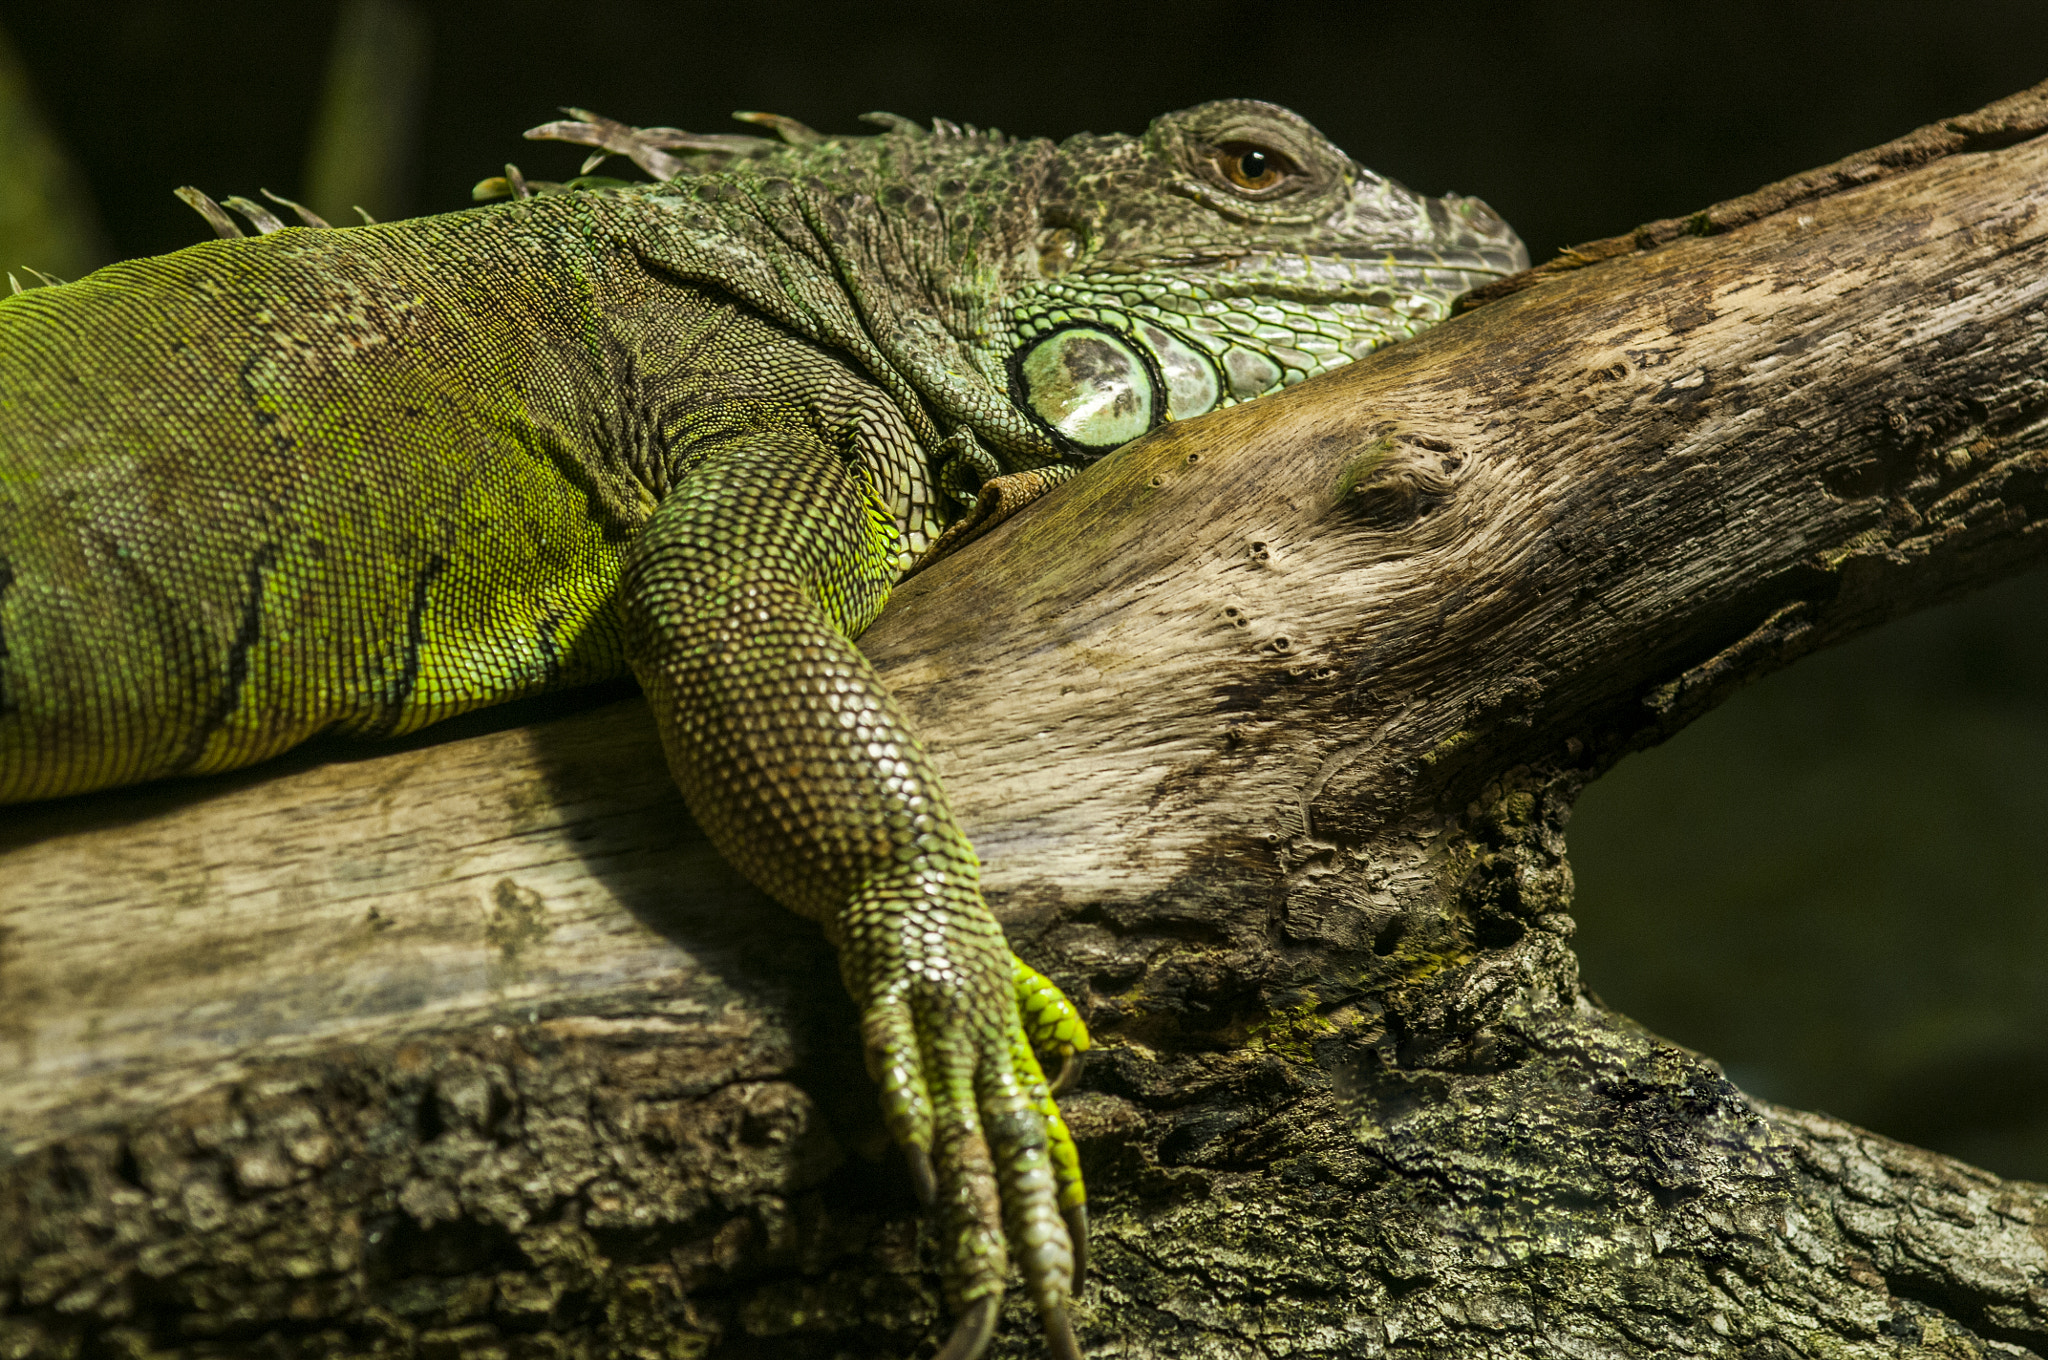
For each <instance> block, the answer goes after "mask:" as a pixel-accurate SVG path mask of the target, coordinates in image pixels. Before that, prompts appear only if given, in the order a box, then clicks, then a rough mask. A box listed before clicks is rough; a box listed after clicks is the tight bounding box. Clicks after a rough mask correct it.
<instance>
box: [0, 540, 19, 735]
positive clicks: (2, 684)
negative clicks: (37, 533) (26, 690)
mask: <svg viewBox="0 0 2048 1360" xmlns="http://www.w3.org/2000/svg"><path fill="white" fill-rule="evenodd" d="M13 584H14V564H13V563H12V562H9V561H8V560H7V558H6V557H5V556H0V597H4V596H5V595H6V594H7V587H9V586H11V585H13ZM20 708H21V705H20V704H19V703H17V702H16V701H14V700H13V699H10V698H8V697H7V630H6V629H4V628H0V718H4V717H6V716H7V715H8V714H10V713H13V712H16V711H18V710H19V709H20Z"/></svg>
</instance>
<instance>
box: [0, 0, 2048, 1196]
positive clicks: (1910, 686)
mask: <svg viewBox="0 0 2048 1360" xmlns="http://www.w3.org/2000/svg"><path fill="white" fill-rule="evenodd" d="M383 3H386V4H391V5H398V6H399V7H400V8H408V9H409V11H410V13H411V14H412V15H413V16H414V17H415V20H416V21H422V22H421V24H420V29H421V32H423V35H424V38H425V51H426V55H425V58H424V62H425V64H424V67H423V71H424V85H423V89H422V93H421V95H420V98H419V100H418V104H417V113H416V117H415V118H414V119H413V120H412V122H411V124H410V125H411V126H413V127H414V128H415V131H416V143H415V154H414V155H413V156H412V157H411V159H410V161H409V165H408V166H407V167H405V168H403V169H402V170H401V172H400V173H399V175H398V178H397V180H396V181H395V182H394V187H393V188H392V189H391V190H390V191H389V195H388V197H389V201H387V202H384V203H381V204H380V205H379V207H380V209H381V211H380V214H379V215H398V214H402V213H405V212H410V211H420V212H425V211H442V210H447V209H453V208H458V207H461V206H463V205H465V204H466V202H467V201H468V192H469V188H470V186H471V185H472V184H473V183H474V182H475V181H476V180H478V179H479V178H482V177H483V176H485V175H489V174H495V173H497V171H498V169H499V167H500V166H501V165H502V164H503V162H505V161H506V160H515V161H517V162H518V163H519V164H520V165H521V166H522V168H524V169H525V170H526V171H527V173H528V174H530V175H535V176H540V177H546V178H558V177H565V176H567V175H568V174H571V173H573V170H574V165H575V162H576V159H577V156H576V153H575V152H574V151H572V150H570V149H567V148H563V147H559V146H535V145H533V144H530V143H525V142H522V141H521V140H520V139H519V137H518V133H519V132H520V131H521V130H522V129H524V128H526V127H529V126H532V125H533V124H535V123H538V122H541V121H543V120H545V119H548V118H550V117H553V116H555V108H556V106H557V105H561V104H577V105H582V106H584V107H588V108H592V109H596V110H598V111H599V112H602V113H605V114H609V115H611V116H613V117H616V118H620V119H623V120H625V121H627V122H632V123H639V124H651V123H663V124H672V125H678V126H682V127H686V128H690V129H692V130H697V131H722V130H726V129H727V128H728V127H730V126H731V125H729V124H727V123H726V122H725V116H726V114H727V113H728V112H729V111H730V110H732V109H737V108H755V109H766V110H770V111H773V112H777V113H784V114H789V115H793V116H795V117H797V118H800V119H803V120H805V121H806V122H809V123H811V124H813V125H814V126H816V127H818V128H820V129H822V130H826V131H855V130H860V125H859V124H858V123H856V122H855V116H856V115H857V114H859V113H861V112H863V111H865V110H868V109H875V108H881V109H889V110H892V111H894V112H898V113H902V114H907V115H910V116H913V117H916V118H919V119H928V118H930V117H931V116H933V115H938V116H942V117H947V118H951V119H954V120H956V121H961V122H973V123H976V124H980V125H982V126H989V125H994V126H998V127H1001V128H1003V129H1005V130H1006V131H1010V132H1015V133H1036V134H1049V135H1054V136H1063V135H1066V134H1068V133H1072V132H1078V131H1083V130H1090V131H1112V130H1124V131H1132V132H1135V131H1138V130H1140V129H1141V128H1142V127H1143V126H1144V124H1145V123H1146V122H1147V120H1148V119H1149V118H1151V117H1152V116H1153V115H1154V114H1156V113H1159V112H1163V111H1165V110H1168V109H1174V108H1179V107H1182V106H1185V105H1188V104H1192V103H1197V102H1199V101H1201V100H1205V99H1213V98H1218V97H1222V96H1231V95H1248V96H1254V97H1258V98H1264V99H1271V100H1274V101H1277V102H1280V103H1284V104H1287V105H1289V106H1291V107H1293V108H1294V109H1296V110H1297V111H1299V112H1301V113H1303V114H1305V115H1306V116H1307V117H1309V118H1310V119H1311V120H1312V121H1314V122H1316V123H1317V124H1318V125H1320V126H1321V127H1322V128H1323V129H1324V130H1325V131H1326V132H1328V133H1329V134H1330V135H1331V136H1332V137H1333V138H1334V139H1335V140H1336V141H1337V142H1338V143H1339V144H1340V145H1343V146H1345V147H1346V148H1348V149H1349V150H1350V151H1352V152H1353V153H1354V154H1355V155H1357V156H1358V157H1359V158H1360V159H1361V160H1363V161H1365V162H1366V163H1367V164H1369V165H1371V166H1373V167H1374V168H1375V169H1378V170H1380V171H1382V172H1384V173H1387V174H1391V175H1393V176H1395V177H1396V178H1398V179H1401V180H1403V181H1406V182H1407V183H1409V184H1411V185H1413V186H1414V187H1415V188H1418V189H1422V190H1426V191H1431V192H1442V191H1445V190H1457V191H1460V192H1465V193H1473V194H1478V195H1480V196H1482V197H1484V198H1486V199H1487V200H1488V201H1490V202H1491V203H1492V204H1493V206H1494V207H1495V208H1497V209H1499V210H1500V211H1501V212H1502V213H1503V214H1504V215H1505V216H1506V217H1507V218H1508V219H1509V220H1510V221H1511V222H1513V223H1515V224H1516V225H1517V227H1518V228H1519V229H1520V230H1521V232H1522V234H1523V236H1524V237H1525V238H1526V239H1527V241H1528V242H1529V245H1530V249H1531V252H1532V254H1533V255H1534V256H1535V257H1536V258H1538V259H1541V258H1543V257H1544V256H1545V255H1547V254H1549V253H1551V252H1552V251H1554V250H1555V249H1557V248H1558V247H1561V246H1564V245H1567V244H1570V243H1572V242H1575V241H1580V240H1586V239H1590V238H1594V237H1599V236H1606V235H1611V234H1614V233H1617V232H1620V231H1624V230H1626V229H1628V228H1629V227H1630V226H1632V225H1634V224H1635V223H1637V222H1640V221H1645V220H1648V219H1652V218H1657V217H1664V216H1671V215H1676V214H1680V213H1685V212H1689V211H1692V210H1694V209H1697V208H1701V207H1704V206H1706V205H1707V204H1709V203H1711V202H1713V201H1715V200H1717V199H1720V198H1725V197H1729V196H1732V195H1734V194H1738V193H1741V192H1743V191H1745V190H1748V189H1751V188H1754V187H1756V186H1758V185H1760V184H1763V183H1765V182H1767V181H1769V180H1772V179H1775V178H1778V177H1780V176H1783V175H1787V174H1791V173H1793V172H1796V171H1799V170H1803V169H1807V168H1809V167H1811V166H1815V165H1819V164H1821V163H1824V162H1826V161H1829V160H1832V159H1835V158H1836V157H1839V156H1842V155H1844V154H1847V153H1849V152H1852V151H1855V150H1858V149H1860V148H1863V147H1866V146H1870V145H1874V144H1876V143H1878V142H1881V141H1884V140H1886V139H1888V138H1891V137H1893V136H1896V135H1898V134H1900V133H1902V132H1905V131H1907V130H1908V129H1910V128H1913V127H1915V126H1917V125H1919V124H1922V123H1925V122H1929V121H1932V120H1934V119H1937V118H1940V117H1943V116H1945V115H1950V114H1956V113H1962V112H1966V111H1968V110H1970V109H1974V108H1976V107H1978V106H1979V105H1982V104H1984V103H1987V102H1989V101H1990V100H1992V99H1995V98H1998V97H1999V96H2002V95H2005V94H2009V93H2012V92H2014V91H2016V90H2019V89H2021V88H2023V87H2025V86H2028V85H2030V84H2032V83H2034V82H2036V81H2039V80H2041V79H2043V78H2044V77H2048V4H2044V3H2042V0H1961V2H1960V3H1950V4H1945V5H1940V6H1935V5H1930V4H1927V3H1926V2H1925V0H1866V2H1865V3H1858V4H1853V5H1852V4H1824V3H1815V2H1813V0H1775V2H1774V3H1760V2H1759V0H1724V3H1719V4H1714V5H1699V4H1684V5H1680V4H1675V3H1673V4H1653V3H1638V4H1635V5H1613V4H1597V5H1596V4H1591V3H1564V4H1506V3H1488V2H1487V0H1464V3H1461V4H1458V5H1455V6H1446V5H1435V4H1424V3H1418V2H1417V0H1403V2H1402V3H1398V4H1382V3H1351V4H1332V3H1317V2H1312V0H1292V2H1291V3H1285V4H1282V3H1249V2H1247V0H1179V3H1173V4H1147V5H1116V4H1109V3H1100V2H1098V3H1074V2H1072V0H1040V3H1035V4H1032V5H1019V6H1006V7H1000V8H998V7H986V8H974V7H966V6H962V5H960V4H958V3H955V4H902V3H898V4H894V5H886V6H885V5H881V4H861V5H854V4H813V5H782V6H761V5H723V6H717V7H712V6H699V5H686V4H668V5H664V4H656V3H651V2H649V0H591V2H589V3H580V4H575V5H568V4H538V3H505V2H503V0H500V2H499V3H481V0H430V2H427V3H417V4H412V5H410V6H406V5H404V4H403V3H402V0H383ZM338 11H339V6H338V4H318V3H290V2H280V0H262V2H259V0H204V2H202V0H183V2H182V3H171V2H168V0H95V2H94V3H68V4H64V3H52V0H37V3H23V2H22V0H0V26H4V28H5V29H6V31H7V32H8V33H9V34H10V35H11V37H12V38H13V40H14V43H15V45H16V47H17V49H18V51H19V54H20V57H21V60H22V63H23V66H24V68H25V70H26V72H27V76H28V82H29V84H30V86H31V87H32V89H33V91H34V94H35V95H36V97H37V98H39V99H40V101H41V104H42V106H43V109H44V111H45V113H46V114H47V117H48V121H49V123H50V125H51V126H52V127H53V128H54V130H55V132H56V135H57V138H58V140H59V141H60V142H61V143H62V144H63V145H64V146H65V147H67V148H68V150H69V152H70V154H71V156H72V157H73V158H74V161H75V163H76V164H77V165H78V166H79V168H80V169H81V171H82V175H83V182H84V185H85V187H86V190H87V196H88V197H89V198H90V200H91V202H92V204H93V206H94V209H95V210H96V212H97V214H98V217H99V220H100V222H101V224H102V226H103V231H104V236H103V240H104V242H105V243H106V245H105V251H106V252H111V253H112V254H117V255H133V254H142V253H150V252H156V251H163V250H171V249H175V248H177V247H179V246H183V245H187V244H190V243H192V242H194V241H197V240H199V239H201V238H202V237H203V236H204V235H205V234H206V231H205V228H204V226H203V224H202V223H201V222H200V221H199V219H198V218H197V217H196V216H194V215H193V214H192V213H191V212H190V211H189V210H188V209H186V208H185V207H184V206H182V205H181V204H179V203H178V202H177V201H176V200H175V199H173V198H172V197H171V195H170V192H169V191H170V189H171V188H172V187H174V186H176V185H179V184H196V185H198V186H200V187H201V188H204V189H206V190H207V191H209V192H210V193H212V194H213V195H214V196H215V197H225V196H226V195H228V194H232V193H240V194H248V195H252V196H253V195H254V193H255V191H256V190H257V189H258V188H262V187H267V188H271V189H274V190H277V191H278V192H280V193H283V194H286V195H290V196H293V197H303V196H307V195H309V194H310V193H311V190H310V189H308V188H307V187H306V178H307V175H306V169H305V167H306V158H307V153H308V146H309V141H310V139H311V137H312V134H313V130H314V127H315V125H316V122H317V120H318V119H319V117H320V109H321V107H322V99H323V91H324V90H325V89H327V88H328V86H329V69H330V60H331V57H332V52H333V49H334V41H333V34H334V32H335V24H336V18H337V14H338ZM733 130H738V129H737V128H734V129H733ZM316 206H319V205H316ZM0 263H5V262H0ZM22 263H31V264H32V263H35V261H23V262H22ZM43 267H45V268H48V267H50V266H48V265H45V266H43ZM2044 699H2048V576H2044V575H2043V574H2042V573H2038V572H2037V573H2035V574H2034V575H2032V576H2030V577H2026V578H2022V579H2020V580H2017V581H2013V582H2010V583H2008V584H2006V585H2004V586H2001V587H1999V588H1997V589H1994V590H1992V591H1988V592H1985V593H1984V594H1981V595H1979V596H1977V597H1974V598H1973V599H1970V600H1967V601H1964V602H1962V603H1960V604H1958V605H1955V606H1951V607H1949V608H1947V609H1945V610H1941V611H1936V612H1933V613H1929V614H1925V615H1921V616H1919V617H1917V618H1914V619H1909V620H1906V621H1904V622H1903V623H1900V624H1897V625H1894V626H1893V627H1891V628H1888V629H1885V630H1882V631H1881V632H1879V633H1877V634H1874V635H1872V636H1870V637H1868V638H1866V639H1863V640H1861V641H1859V642H1857V643H1854V644H1852V645H1850V646H1848V647H1844V648H1841V649H1838V650H1836V651H1834V652H1832V653H1828V654H1825V655H1822V656H1819V657H1815V658H1812V659H1810V660H1808V661H1806V662H1803V663H1801V664H1800V665H1798V666H1797V667H1795V668H1793V669H1792V670H1790V671H1788V672H1786V673H1784V674H1782V675H1779V676H1776V677H1773V678H1772V679H1770V680H1768V681H1766V682H1764V683H1762V684H1760V685H1758V686H1756V687H1754V688H1753V689H1752V690H1751V691H1749V692H1748V693H1746V694H1744V695H1743V696H1740V697H1739V698H1737V699H1736V700H1735V701H1734V702H1733V703H1731V704H1730V705H1728V706H1727V707H1726V708H1725V709H1723V710H1721V711H1720V712H1718V713H1715V714H1713V715H1711V716H1709V717H1708V718H1707V719H1705V720H1704V721H1702V722H1700V723H1699V724H1697V725H1696V726H1695V727H1693V728H1692V729H1690V730H1688V731H1687V732H1686V733H1684V734H1682V735H1681V736H1680V737H1679V738H1677V739H1676V740H1674V741H1672V742H1671V743H1669V744H1668V745H1667V746H1665V747H1664V748H1662V749H1660V750H1657V751H1654V752H1650V753H1647V754H1644V755H1640V756H1635V757H1631V758H1630V759H1629V760H1628V761H1626V762H1624V764H1623V765H1622V767H1621V768H1620V769H1618V770H1617V771H1616V772H1615V773H1614V774H1613V775H1611V776H1609V777H1608V778H1607V779H1605V780H1603V781H1602V782H1601V783H1600V784H1598V785H1596V786H1595V787H1594V788H1593V789H1592V790H1591V791H1589V792H1588V794H1587V795H1586V798H1585V800H1584V802H1583V804H1582V806H1581V808H1580V811H1579V814H1578V817H1577V819H1576V820H1575V821H1574V823H1573V826H1572V832H1571V841H1572V851H1573V861H1574V867H1575V870H1576V872H1577V874H1578V880H1579V885H1580V896H1579V903H1578V908H1577V914H1578V917H1579V920H1580V923H1581V932H1580V935H1579V945H1580V949H1581V954H1582V957H1583V959H1584V963H1585V975H1586V978H1587V980H1588V982H1589V983H1590V984H1591V985H1592V986H1593V987H1594V988H1595V989H1596V990H1598V991H1599V992H1600V993H1601V994H1602V995H1603V996H1604V997H1605V998H1606V999H1607V1000H1609V1001H1610V1002H1612V1003H1614V1004H1615V1005H1617V1006H1619V1007H1621V1008H1622V1009H1623V1010H1625V1011H1627V1012H1629V1013H1630V1014H1633V1015H1635V1016H1636V1017H1638V1018H1639V1019H1641V1020H1643V1021H1644V1022H1645V1023H1647V1024H1649V1025H1650V1026H1651V1027H1652V1028H1655V1029H1657V1030H1659V1031H1660V1032H1662V1033H1664V1034H1667V1035H1669V1036H1670V1037H1672V1038H1674V1039H1676V1040H1678V1041H1680V1042H1682V1043H1685V1044H1687V1045H1689V1046H1692V1047H1696V1048H1699V1049H1701V1050H1703V1051H1705V1052H1708V1053H1710V1054H1713V1055H1714V1056H1716V1057H1718V1058H1720V1059H1722V1060H1723V1061H1724V1062H1725V1063H1726V1064H1727V1066H1728V1068H1729V1071H1730V1073H1731V1075H1733V1076H1734V1077H1735V1078H1736V1079H1737V1080H1738V1081H1739V1082H1741V1083H1742V1084H1743V1085H1744V1086H1745V1087H1747V1088H1748V1089H1751V1090H1753V1091H1755V1092H1757V1093H1759V1094H1762V1095H1765V1096H1768V1097H1771V1098H1774V1099H1777V1100H1781V1101H1785V1102H1787V1103H1790V1104H1794V1105H1800V1106H1805V1107H1812V1108H1824V1109H1827V1110H1829V1111H1831V1112H1833V1113H1836V1114H1840V1115H1842V1116H1845V1117H1847V1118H1850V1119H1853V1120H1856V1121H1857V1122H1860V1123H1864V1124H1867V1125H1869V1126H1871V1127H1874V1128H1877V1129H1879V1130H1881V1131H1883V1132H1886V1133H1890V1134H1893V1135H1896V1136H1898V1137H1902V1138H1906V1139H1910V1140H1912V1141H1916V1142H1920V1143H1923V1144H1926V1145H1929V1146H1933V1147H1937V1148H1940V1149H1943V1150H1945V1151H1950V1152H1954V1153H1956V1154H1957V1155H1960V1156H1964V1157H1967V1158H1970V1159H1971V1160H1974V1161H1977V1162H1979V1163H1981V1164H1982V1165H1985V1166H1987V1167H1989V1168H1991V1169H1993V1170H1996V1171H1999V1172H2002V1173H2004V1174H2007V1175H2019V1176H2028V1177H2032V1178H2036V1179H2048V1024H2044V1023H2043V1021H2044V1019H2048V704H2044Z"/></svg>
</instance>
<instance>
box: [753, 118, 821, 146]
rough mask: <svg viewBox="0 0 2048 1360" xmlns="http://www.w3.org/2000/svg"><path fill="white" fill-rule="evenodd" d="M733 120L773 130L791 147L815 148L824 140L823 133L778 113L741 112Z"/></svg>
mask: <svg viewBox="0 0 2048 1360" xmlns="http://www.w3.org/2000/svg"><path fill="white" fill-rule="evenodd" d="M733 118H734V119H736V120H737V121H739V122H742V123H752V124H753V125H754V126H756V127H765V128H773V129H775V133H776V135H777V136H779V137H781V138H782V140H783V141H785V142H787V143H789V144H790V145H791V146H816V145H817V144H818V143H820V142H822V141H825V140H826V137H825V134H824V133H822V132H818V131H816V130H815V129H813V128H810V127H807V126H805V125H804V124H802V123H799V122H798V121H797V120H796V119H794V118H785V117H783V116H782V115H781V114H779V113H754V112H752V111H750V110H742V111H741V112H739V113H735V114H734V115H733Z"/></svg>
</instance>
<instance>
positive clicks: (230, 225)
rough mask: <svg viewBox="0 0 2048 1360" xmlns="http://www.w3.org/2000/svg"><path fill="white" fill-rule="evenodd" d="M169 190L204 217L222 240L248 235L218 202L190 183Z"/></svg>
mask: <svg viewBox="0 0 2048 1360" xmlns="http://www.w3.org/2000/svg"><path fill="white" fill-rule="evenodd" d="M171 192H173V193H175V194H176V195H177V196H178V199H179V201H180V202H182V203H184V205H185V206H186V207H188V208H190V209H191V210H192V211H193V212H196V213H198V214H199V215H200V216H201V217H203V218H205V219H206V224H207V225H208V226H210V227H212V228H213V234H214V235H216V236H218V237H220V238H221V239H222V240H223V241H233V240H237V239H239V238H241V237H243V236H246V235H248V233H247V232H245V231H243V230H242V229H241V227H240V226H238V225H236V223H235V219H234V218H232V217H229V216H228V215H227V213H226V211H224V210H223V209H222V208H221V206H220V204H218V203H216V202H214V201H213V200H212V199H211V198H208V197H207V196H206V195H205V194H203V193H201V192H200V191H199V190H197V189H195V188H193V187H192V186H191V185H189V184H187V185H183V186H181V187H179V188H177V189H173V190H172V191H171Z"/></svg>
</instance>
